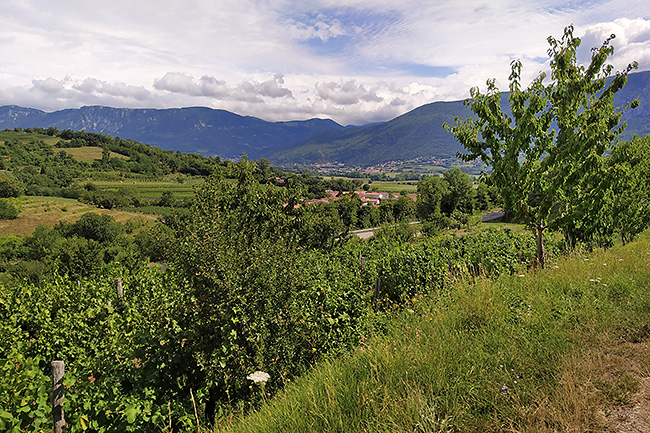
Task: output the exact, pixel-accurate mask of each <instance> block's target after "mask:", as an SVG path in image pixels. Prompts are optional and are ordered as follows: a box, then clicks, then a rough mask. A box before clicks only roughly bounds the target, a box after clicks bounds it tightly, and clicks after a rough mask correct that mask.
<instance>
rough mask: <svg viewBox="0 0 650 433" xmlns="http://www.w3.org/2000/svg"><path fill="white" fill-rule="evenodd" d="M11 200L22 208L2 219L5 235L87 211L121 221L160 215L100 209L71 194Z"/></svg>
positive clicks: (28, 231) (0, 230)
mask: <svg viewBox="0 0 650 433" xmlns="http://www.w3.org/2000/svg"><path fill="white" fill-rule="evenodd" d="M11 200H12V202H13V203H14V204H15V205H16V206H17V207H18V209H20V211H21V212H20V215H19V216H18V218H17V219H15V220H0V233H2V236H7V235H15V236H19V237H26V236H28V235H30V234H31V233H32V232H33V231H34V230H35V229H36V227H38V226H39V225H41V224H46V225H49V226H54V225H56V223H58V222H59V221H67V222H74V221H76V220H78V219H79V218H81V216H82V215H83V214H84V213H86V212H95V213H101V214H106V215H110V216H112V217H113V218H115V220H116V221H120V222H124V221H126V220H128V219H130V218H134V217H140V218H146V219H150V220H155V219H156V217H155V216H153V215H145V214H141V213H135V212H124V211H118V210H108V209H98V208H97V207H95V206H92V205H89V204H84V203H80V202H78V201H77V200H73V199H67V198H59V197H32V196H23V197H20V198H17V199H11Z"/></svg>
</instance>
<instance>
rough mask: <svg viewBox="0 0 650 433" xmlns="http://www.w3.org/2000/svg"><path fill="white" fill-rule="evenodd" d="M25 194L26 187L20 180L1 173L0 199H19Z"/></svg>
mask: <svg viewBox="0 0 650 433" xmlns="http://www.w3.org/2000/svg"><path fill="white" fill-rule="evenodd" d="M24 192H25V186H24V185H23V184H22V182H20V181H19V180H17V179H15V178H13V177H10V176H7V175H5V174H3V173H0V197H3V198H8V197H19V196H20V195H22V194H23V193H24Z"/></svg>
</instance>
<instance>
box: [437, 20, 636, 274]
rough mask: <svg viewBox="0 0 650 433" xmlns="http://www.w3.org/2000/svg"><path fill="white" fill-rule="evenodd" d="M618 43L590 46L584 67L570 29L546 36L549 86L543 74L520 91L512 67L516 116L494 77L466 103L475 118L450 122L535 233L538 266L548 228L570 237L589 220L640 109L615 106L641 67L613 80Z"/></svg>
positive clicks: (516, 67)
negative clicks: (631, 116)
mask: <svg viewBox="0 0 650 433" xmlns="http://www.w3.org/2000/svg"><path fill="white" fill-rule="evenodd" d="M613 38H614V35H612V36H611V37H610V38H608V39H607V40H606V41H605V42H604V43H603V44H602V45H601V46H600V47H599V48H594V49H592V56H591V62H590V64H589V65H587V66H584V65H579V64H578V61H577V58H576V50H577V49H578V47H579V46H580V39H579V38H577V37H575V36H574V35H573V26H568V27H567V28H565V29H564V34H563V36H562V38H561V39H560V40H556V39H555V38H553V37H549V38H548V42H549V45H550V48H549V50H548V54H549V56H550V59H551V61H550V68H551V75H550V82H548V83H547V80H546V78H547V75H546V74H545V73H541V74H540V75H539V76H538V77H537V78H536V79H535V80H533V82H532V83H531V84H530V85H529V86H528V87H527V88H526V89H522V88H521V82H520V81H521V68H522V64H521V61H519V60H515V61H513V62H512V64H511V74H510V78H509V80H510V86H509V87H510V94H509V97H508V98H509V99H508V102H509V105H510V111H511V114H508V113H506V112H504V110H502V108H501V104H500V99H501V96H502V95H501V93H500V92H499V90H498V89H497V87H496V84H495V80H494V79H490V80H488V81H487V92H486V93H481V92H480V91H479V89H478V88H477V87H474V88H472V89H471V90H470V94H471V98H470V99H468V100H467V101H465V104H466V105H467V106H469V108H470V109H471V110H472V112H473V113H474V114H475V115H476V120H474V119H472V118H468V119H462V118H456V119H455V120H456V124H455V125H449V124H445V128H447V129H448V130H449V131H451V132H452V133H453V134H454V135H455V136H456V138H457V139H458V141H459V142H460V143H461V144H462V145H463V146H464V147H465V149H467V152H468V153H466V154H459V155H458V156H459V157H460V158H462V159H463V160H465V161H473V160H476V159H480V160H482V161H483V162H485V163H486V164H487V165H488V166H490V167H491V168H492V174H491V176H490V179H491V181H492V182H493V183H494V184H495V185H496V186H497V187H498V188H499V190H500V192H501V195H502V197H503V201H504V207H505V208H506V209H507V210H508V211H509V212H511V213H512V214H513V215H514V216H515V217H516V218H517V219H518V220H519V221H521V222H524V223H526V224H529V225H530V227H531V228H532V230H533V232H534V234H535V239H536V241H537V262H538V265H539V266H540V267H544V265H545V263H544V241H543V233H544V230H545V229H546V228H548V227H549V226H554V227H557V228H561V229H563V231H564V233H565V236H567V237H571V236H573V235H574V234H575V230H574V231H573V232H571V228H570V224H569V222H571V221H575V220H576V219H579V218H590V215H588V214H587V213H588V210H589V209H594V207H593V206H588V205H587V204H588V203H592V202H593V201H594V200H597V199H598V194H602V188H594V185H593V182H594V180H595V179H596V178H597V177H596V176H594V174H595V173H599V172H600V171H601V170H603V169H604V165H605V158H604V155H605V152H606V151H607V150H608V149H609V148H610V147H611V146H612V145H613V144H615V143H616V142H617V141H618V138H619V136H620V134H621V132H622V131H623V129H624V128H625V124H624V123H621V115H622V113H623V112H624V111H625V109H627V108H628V107H635V106H636V105H637V104H638V101H634V102H633V103H631V104H629V105H628V106H627V107H624V108H617V107H615V106H614V104H613V98H614V94H615V93H616V92H618V91H619V90H620V89H622V88H623V86H624V85H625V84H626V82H627V74H628V73H629V72H630V71H631V70H633V69H636V68H637V64H636V62H635V63H633V64H630V65H628V67H627V68H626V69H625V70H624V71H622V72H618V73H616V74H615V75H614V76H613V77H611V74H612V70H613V67H612V66H611V65H607V64H606V61H607V58H608V57H609V56H611V55H612V53H613V52H614V47H613V46H612V45H611V40H612V39H613ZM587 186H589V187H587Z"/></svg>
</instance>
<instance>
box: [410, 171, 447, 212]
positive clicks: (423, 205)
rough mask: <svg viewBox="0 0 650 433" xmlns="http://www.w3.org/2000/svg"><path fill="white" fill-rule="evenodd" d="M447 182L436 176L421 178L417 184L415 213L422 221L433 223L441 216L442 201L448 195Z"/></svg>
mask: <svg viewBox="0 0 650 433" xmlns="http://www.w3.org/2000/svg"><path fill="white" fill-rule="evenodd" d="M448 192H449V188H448V185H447V182H445V181H444V180H443V179H441V178H439V177H436V176H429V177H425V178H422V179H421V180H420V181H419V182H418V201H417V202H416V212H417V215H418V217H419V218H420V219H421V220H423V221H433V220H434V219H437V218H439V217H440V215H441V214H442V212H441V207H442V200H443V199H444V198H445V196H446V195H447V194H448Z"/></svg>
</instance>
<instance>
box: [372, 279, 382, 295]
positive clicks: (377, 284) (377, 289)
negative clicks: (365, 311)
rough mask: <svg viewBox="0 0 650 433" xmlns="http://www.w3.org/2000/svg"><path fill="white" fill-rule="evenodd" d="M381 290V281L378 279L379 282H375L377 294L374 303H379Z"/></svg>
mask: <svg viewBox="0 0 650 433" xmlns="http://www.w3.org/2000/svg"><path fill="white" fill-rule="evenodd" d="M380 289H381V279H380V278H379V277H377V281H376V282H375V294H374V296H373V301H377V300H378V299H379V290H380Z"/></svg>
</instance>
